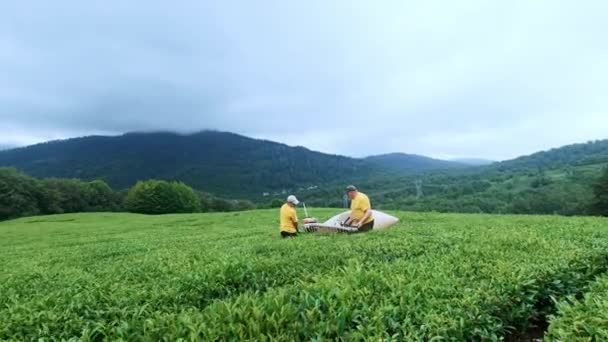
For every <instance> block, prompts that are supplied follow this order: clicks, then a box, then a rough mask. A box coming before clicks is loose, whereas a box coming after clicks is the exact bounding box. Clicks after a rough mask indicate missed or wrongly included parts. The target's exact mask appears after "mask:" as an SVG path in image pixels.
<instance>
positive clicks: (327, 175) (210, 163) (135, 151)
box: [0, 131, 377, 197]
mask: <svg viewBox="0 0 608 342" xmlns="http://www.w3.org/2000/svg"><path fill="white" fill-rule="evenodd" d="M0 166H13V167H16V168H18V169H21V170H23V171H25V172H27V173H29V174H30V175H32V176H36V177H64V178H69V177H75V178H82V179H103V180H105V181H107V182H108V183H109V184H110V185H111V186H113V187H115V188H118V189H120V188H126V187H129V186H131V185H133V183H135V182H136V181H138V180H143V179H149V178H159V179H167V180H180V181H183V182H185V183H187V184H189V185H191V186H193V187H194V188H197V189H200V190H204V191H209V192H212V193H217V194H222V195H232V196H237V195H239V196H246V197H251V196H252V194H262V192H266V191H276V190H281V189H283V188H292V187H294V186H314V185H318V184H321V183H324V182H328V181H333V180H335V179H340V178H342V179H350V178H353V177H367V176H369V175H370V174H371V173H372V172H373V171H374V170H376V169H377V167H376V166H374V165H372V164H370V163H367V162H365V161H363V160H360V159H354V158H348V157H343V156H337V155H329V154H324V153H320V152H314V151H310V150H308V149H306V148H303V147H290V146H287V145H284V144H279V143H275V142H270V141H265V140H257V139H251V138H247V137H244V136H241V135H237V134H232V133H225V132H216V131H204V132H199V133H195V134H189V135H180V134H175V133H129V134H125V135H122V136H114V137H105V136H89V137H83V138H75V139H68V140H62V141H53V142H48V143H42V144H37V145H33V146H29V147H25V148H18V149H13V150H9V151H1V152H0Z"/></svg>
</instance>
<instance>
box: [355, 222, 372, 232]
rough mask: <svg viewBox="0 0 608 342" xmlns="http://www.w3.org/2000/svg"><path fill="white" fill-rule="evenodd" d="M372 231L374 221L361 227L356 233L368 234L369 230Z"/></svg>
mask: <svg viewBox="0 0 608 342" xmlns="http://www.w3.org/2000/svg"><path fill="white" fill-rule="evenodd" d="M372 229H374V221H373V220H372V221H370V222H368V223H366V224H364V225H362V226H361V227H360V228H359V229H358V231H360V232H369V231H370V230H372Z"/></svg>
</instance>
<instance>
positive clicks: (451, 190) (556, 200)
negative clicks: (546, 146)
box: [303, 140, 608, 215]
mask: <svg viewBox="0 0 608 342" xmlns="http://www.w3.org/2000/svg"><path fill="white" fill-rule="evenodd" d="M606 165H608V140H602V141H594V142H589V143H586V144H576V145H570V146H565V147H563V148H559V149H553V150H550V151H546V152H540V153H536V154H533V155H530V156H526V157H521V158H517V159H514V160H511V161H505V162H501V163H494V164H491V165H489V166H483V167H476V168H468V169H464V170H444V171H434V172H425V173H419V174H407V175H400V176H393V175H390V176H378V177H371V178H368V179H366V180H362V181H360V182H359V183H358V185H359V187H360V188H361V189H362V190H363V191H365V192H367V193H368V194H369V195H371V197H372V200H373V202H374V205H375V206H376V207H377V208H387V209H392V208H398V209H402V210H417V211H420V210H423V211H428V210H435V211H441V212H472V213H518V214H561V215H582V214H589V213H592V211H593V210H591V209H590V208H591V207H592V205H591V204H592V202H593V201H594V185H595V184H596V182H597V180H598V178H599V177H600V175H601V172H602V169H603V168H604V167H605V166H606ZM342 183H343V182H337V183H335V184H333V186H326V187H324V188H322V189H319V190H315V191H311V192H308V193H306V195H305V196H303V198H304V199H305V200H306V201H307V202H309V204H311V205H318V206H343V205H344V201H343V192H342V189H343V184H342Z"/></svg>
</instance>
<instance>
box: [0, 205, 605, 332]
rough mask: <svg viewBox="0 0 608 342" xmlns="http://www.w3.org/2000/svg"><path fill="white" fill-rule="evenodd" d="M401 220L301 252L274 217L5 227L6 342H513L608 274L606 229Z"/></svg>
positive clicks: (105, 217)
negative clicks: (343, 341) (504, 340)
mask: <svg viewBox="0 0 608 342" xmlns="http://www.w3.org/2000/svg"><path fill="white" fill-rule="evenodd" d="M312 210H313V211H314V214H315V215H316V216H319V217H321V218H324V217H328V216H330V215H332V214H333V213H335V210H328V209H312ZM395 214H396V215H397V216H398V217H399V218H400V219H401V223H400V224H398V225H397V226H396V227H394V228H393V229H390V230H387V231H381V232H371V233H368V234H362V235H312V234H310V235H305V236H301V237H300V238H297V239H293V240H281V239H280V238H279V237H278V228H277V224H278V222H277V212H276V211H275V210H267V211H251V212H242V213H230V214H188V215H163V216H143V215H134V214H109V213H99V214H69V215H57V216H42V217H31V218H22V219H18V220H14V221H6V222H0V234H1V236H2V239H0V264H1V265H3V272H0V340H14V341H22V340H32V339H43V340H45V339H52V340H62V339H65V340H67V339H72V338H77V339H82V340H102V339H107V340H119V339H123V340H177V339H179V338H183V339H187V340H264V339H270V338H271V337H272V338H273V339H274V340H277V341H294V340H333V339H337V338H338V337H341V338H344V339H347V340H363V339H371V340H420V341H428V340H447V339H450V340H458V341H463V340H500V339H502V338H505V337H507V336H509V337H516V336H518V335H520V334H523V333H524V332H526V331H528V332H529V331H534V330H535V329H531V328H533V327H532V326H533V325H535V324H540V325H541V326H542V324H541V323H543V321H544V319H545V318H546V317H547V316H548V315H551V314H554V315H557V316H559V312H558V311H556V309H555V308H554V306H553V303H554V302H553V301H554V300H557V301H560V302H561V301H564V300H566V298H567V296H568V295H579V296H580V295H581V294H582V293H584V292H585V291H586V289H587V286H588V285H590V284H592V283H593V282H594V279H595V277H596V276H598V275H602V274H604V273H605V272H606V271H607V268H608V230H606V226H607V224H608V221H606V219H602V218H563V217H553V216H545V217H543V216H491V215H465V214H449V215H446V214H416V213H405V212H396V213H395ZM587 318H588V319H590V318H591V317H587ZM587 318H585V317H583V318H582V319H587ZM556 319H557V318H556ZM557 322H558V323H557V324H559V326H557V327H556V328H551V326H550V327H549V330H550V331H553V332H554V333H555V334H559V332H560V331H562V330H563V323H559V320H557ZM593 324H594V323H593V321H590V322H589V326H592V325H593ZM594 328H595V329H596V330H593V331H597V332H598V334H599V332H600V331H601V329H605V327H594ZM604 333H605V332H604ZM564 334H566V332H564ZM568 334H569V335H564V336H568V337H570V338H576V336H577V335H576V334H577V333H576V332H568ZM579 336H582V335H579ZM585 336H586V335H585ZM598 336H605V335H598Z"/></svg>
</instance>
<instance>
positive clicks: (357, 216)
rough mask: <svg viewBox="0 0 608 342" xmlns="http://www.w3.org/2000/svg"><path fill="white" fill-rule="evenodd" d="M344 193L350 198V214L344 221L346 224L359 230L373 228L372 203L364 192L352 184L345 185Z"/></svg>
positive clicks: (363, 230)
mask: <svg viewBox="0 0 608 342" xmlns="http://www.w3.org/2000/svg"><path fill="white" fill-rule="evenodd" d="M346 194H347V195H348V197H349V198H350V200H351V205H350V210H351V214H350V217H349V218H348V220H346V222H344V224H345V225H346V226H351V227H355V228H357V229H358V230H359V231H360V232H367V231H370V230H372V229H373V228H374V217H373V215H372V205H371V203H370V201H369V197H367V195H366V194H364V193H362V192H359V191H358V190H357V188H356V187H355V186H354V185H349V186H347V187H346Z"/></svg>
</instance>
